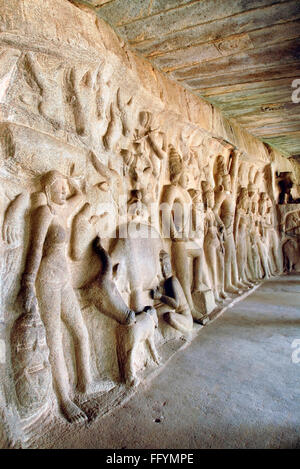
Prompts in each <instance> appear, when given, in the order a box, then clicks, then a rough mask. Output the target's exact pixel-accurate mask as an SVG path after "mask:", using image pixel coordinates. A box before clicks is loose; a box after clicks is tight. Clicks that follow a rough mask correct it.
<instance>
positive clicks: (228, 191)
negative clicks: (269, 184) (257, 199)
mask: <svg viewBox="0 0 300 469" xmlns="http://www.w3.org/2000/svg"><path fill="white" fill-rule="evenodd" d="M238 162H239V153H238V152H236V151H234V152H233V154H232V160H231V167H230V171H229V172H227V170H226V167H225V162H224V161H223V158H220V160H219V165H218V177H217V179H218V180H219V179H220V174H221V175H222V184H221V185H219V186H217V190H216V201H215V207H214V212H215V214H216V215H217V216H218V217H220V220H221V223H222V225H221V226H222V227H223V226H224V232H223V234H224V250H225V256H224V268H225V291H227V292H228V293H239V288H243V284H242V283H241V282H240V281H239V275H238V266H237V260H236V250H235V243H234V233H233V230H234V220H235V207H236V185H237V174H238Z"/></svg>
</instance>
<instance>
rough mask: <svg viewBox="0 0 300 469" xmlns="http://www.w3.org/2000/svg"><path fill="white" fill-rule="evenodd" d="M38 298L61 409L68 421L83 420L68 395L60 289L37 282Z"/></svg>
mask: <svg viewBox="0 0 300 469" xmlns="http://www.w3.org/2000/svg"><path fill="white" fill-rule="evenodd" d="M38 298H39V307H40V312H41V317H42V320H43V322H44V325H45V330H46V337H47V344H48V347H49V352H50V353H49V361H50V364H51V368H52V373H53V380H54V385H55V389H56V393H57V397H58V400H59V404H60V407H61V410H62V412H63V414H64V416H65V417H66V419H67V420H68V421H69V422H79V421H84V420H86V419H87V416H86V415H85V413H84V412H83V411H82V410H81V409H80V408H79V407H77V405H76V404H75V403H74V402H72V401H71V399H70V397H69V393H70V388H69V378H68V370H67V367H66V363H65V358H64V352H63V344H62V333H61V318H60V315H61V291H60V290H58V289H57V290H55V289H54V288H53V285H51V284H47V283H46V282H39V285H38Z"/></svg>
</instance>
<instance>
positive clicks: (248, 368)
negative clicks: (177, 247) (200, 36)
mask: <svg viewBox="0 0 300 469" xmlns="http://www.w3.org/2000/svg"><path fill="white" fill-rule="evenodd" d="M295 339H298V340H299V343H300V275H289V276H282V277H280V278H276V279H274V280H270V281H267V282H265V283H263V285H261V286H260V287H259V288H258V289H257V290H256V291H255V292H254V293H252V294H251V295H250V296H248V297H247V298H246V299H245V300H244V301H241V302H239V303H238V304H237V305H235V306H234V307H233V308H231V309H228V310H227V311H226V312H225V313H224V314H223V315H222V316H221V317H219V318H218V319H217V320H215V321H214V322H212V323H210V324H209V325H207V326H206V327H205V328H203V329H202V330H201V331H200V333H199V335H198V336H197V338H196V339H195V340H193V341H192V343H191V344H190V345H189V346H188V347H187V348H186V349H184V350H182V351H179V352H178V353H177V354H176V355H175V356H174V357H173V358H172V359H171V361H170V362H169V363H168V364H167V366H166V368H165V369H163V370H162V372H161V373H160V374H159V375H158V376H156V377H155V378H154V379H153V380H152V381H151V383H150V384H149V385H148V386H147V388H145V387H144V386H143V385H141V386H140V387H139V388H138V391H137V393H136V394H135V395H134V396H133V398H132V399H131V400H130V401H128V402H127V403H126V404H125V405H124V406H123V407H121V408H117V409H115V410H114V411H113V412H112V413H111V414H109V415H108V416H106V417H104V418H102V419H100V420H99V421H95V422H93V423H92V424H91V425H90V426H89V428H88V429H84V428H81V429H78V431H77V430H76V431H74V432H72V433H70V434H69V435H65V438H64V439H63V440H62V441H61V442H60V444H59V446H56V448H58V447H60V448H112V449H120V448H129V449H133V448H135V449H137V448H152V449H163V448H174V449H178V448H182V449H194V448H300V379H299V378H300V363H293V362H292V353H293V351H295V349H293V348H292V343H293V341H294V340H295ZM298 348H299V349H300V345H299V346H298ZM295 355H297V353H295ZM298 356H299V358H300V350H299V354H298ZM296 358H297V357H296Z"/></svg>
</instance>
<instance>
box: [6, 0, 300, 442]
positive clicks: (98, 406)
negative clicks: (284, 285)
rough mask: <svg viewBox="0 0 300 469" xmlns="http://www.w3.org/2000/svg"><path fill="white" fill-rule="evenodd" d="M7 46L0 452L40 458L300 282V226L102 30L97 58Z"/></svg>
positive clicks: (280, 197) (284, 192)
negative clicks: (247, 304) (279, 281)
mask: <svg viewBox="0 0 300 469" xmlns="http://www.w3.org/2000/svg"><path fill="white" fill-rule="evenodd" d="M23 3H24V7H26V5H27V6H28V5H29V3H30V1H29V0H26V1H25V0H24V2H23ZM65 8H70V9H71V10H72V14H73V15H75V16H76V11H77V10H76V8H75V7H74V6H72V5H69V6H68V7H67V6H66V7H65ZM5 11H6V10H5ZM74 12H75V13H74ZM11 14H13V13H12V12H11ZM78 15H79V17H80V18H81V16H82V15H85V13H83V12H81V11H80V12H79V13H78ZM29 17H30V15H29ZM87 17H88V15H87ZM6 19H7V18H6ZM14 20H15V21H16V24H17V26H18V27H20V28H21V29H22V28H23V26H22V22H21V23H20V24H18V21H17V19H16V18H14ZM58 21H59V20H58ZM86 21H87V22H88V21H89V19H87V20H86ZM7 24H9V23H7ZM17 26H16V25H14V27H17ZM91 27H92V26H91ZM93 27H94V24H93ZM26 28H29V29H26ZM26 28H25V30H26V32H27V34H29V33H28V31H30V21H29V25H28V24H27V26H26ZM8 29H9V28H8ZM7 33H9V31H7ZM1 34H2V32H1V33H0V47H1V49H0V60H1V61H2V63H3V65H4V66H5V68H6V72H5V73H3V74H2V75H1V80H2V85H3V86H2V88H1V96H0V107H1V122H0V137H1V145H0V179H1V185H0V188H1V189H0V227H1V241H0V250H1V257H0V346H1V349H0V373H1V380H0V407H1V413H0V415H1V420H2V421H3V424H1V425H2V427H1V428H2V430H3V431H2V430H1V431H2V433H3V435H4V434H5V436H4V437H3V438H2V437H1V438H2V439H3V442H4V443H3V444H6V445H9V444H10V445H11V446H15V447H17V446H21V447H26V446H27V447H28V446H30V445H32V444H34V441H35V440H36V439H37V438H38V436H39V435H41V434H43V432H45V431H46V429H47V428H51V424H52V423H53V422H55V424H57V422H59V425H73V426H74V425H78V424H81V425H86V424H87V423H88V422H89V421H90V420H92V419H93V418H95V417H97V415H103V413H104V412H106V411H107V410H105V411H104V408H105V406H106V407H109V406H110V404H109V403H111V405H114V404H112V402H113V398H112V397H110V396H112V395H114V396H115V398H114V399H115V401H116V402H117V401H118V402H121V401H122V398H124V396H125V395H128V393H129V392H132V391H130V390H132V388H134V387H135V386H137V384H138V382H139V381H140V380H143V377H144V376H145V373H147V370H149V369H153V370H155V369H157V368H158V367H159V366H161V363H163V360H164V357H163V355H164V354H163V353H162V351H163V350H164V347H165V346H166V345H168V344H174V343H175V342H176V341H179V340H181V338H182V337H183V338H185V340H188V339H189V338H190V337H191V336H192V334H193V333H195V331H198V330H199V328H200V326H199V324H200V325H202V326H203V325H205V324H207V323H208V322H209V321H210V320H211V318H212V317H213V314H214V312H215V311H217V310H218V309H221V308H222V307H223V306H224V304H228V303H229V302H230V301H231V299H232V298H236V297H238V296H239V295H241V294H242V293H243V292H245V291H249V290H250V289H251V288H252V287H253V286H254V285H255V284H256V283H258V282H260V281H262V280H263V279H266V278H269V277H271V276H273V275H278V274H280V273H282V272H283V270H284V269H285V270H287V271H291V270H293V269H297V268H298V264H299V262H298V259H299V243H298V237H297V235H298V231H299V223H298V221H299V211H300V209H299V205H298V204H297V202H298V201H294V200H292V199H291V197H292V196H291V184H290V182H289V181H287V177H285V176H284V175H283V174H281V176H280V179H278V180H277V179H276V177H278V167H275V166H274V162H273V161H272V159H271V158H269V159H268V158H267V157H264V158H262V157H261V155H258V157H257V159H256V158H254V157H253V155H252V154H251V155H250V154H248V153H247V151H245V148H244V146H245V145H244V144H243V145H242V144H241V146H240V147H239V145H237V144H236V142H232V143H231V142H229V141H228V140H227V138H226V136H224V138H222V137H220V135H219V134H217V133H216V134H215V133H214V132H212V131H210V132H209V131H208V129H207V128H204V127H202V126H200V125H196V124H195V119H194V121H193V122H191V121H190V120H189V118H188V114H189V113H188V111H187V109H184V110H183V111H182V113H180V112H175V110H174V109H175V108H176V106H175V104H174V106H173V109H171V108H168V104H167V102H164V97H165V96H166V90H165V88H166V87H167V83H165V82H164V90H161V92H160V93H153V94H151V93H150V92H149V89H147V87H146V83H147V80H144V81H142V80H141V76H142V70H141V69H139V70H137V69H135V68H134V67H133V65H132V63H133V62H132V63H131V67H130V66H129V65H128V61H129V59H128V57H127V59H126V60H125V58H124V51H123V50H122V47H121V45H119V46H117V42H116V39H114V40H113V41H112V42H113V44H114V48H113V54H112V52H111V51H110V50H109V47H108V46H107V44H109V40H108V39H109V33H108V30H106V33H105V34H106V36H105V37H106V42H105V46H104V45H103V44H102V43H101V44H99V51H98V54H97V56H96V55H95V54H94V50H92V46H91V45H90V44H89V45H88V46H87V45H86V47H87V50H89V51H90V53H89V54H86V53H83V51H82V50H80V49H78V50H77V49H76V47H75V46H74V42H72V44H71V43H70V44H69V47H70V54H67V49H66V43H63V41H62V44H61V45H60V47H59V48H58V49H55V48H54V46H53V45H51V44H50V43H47V47H45V43H44V42H41V39H40V38H36V39H35V40H32V45H31V47H28V44H27V46H26V47H25V46H24V42H23V41H24V38H23V39H22V41H21V40H20V44H18V40H16V39H12V40H13V41H15V43H14V47H11V48H10V47H8V46H7V44H6V42H5V41H4V38H3V34H2V36H1ZM9 34H12V33H11V32H10V33H9ZM62 34H63V33H62ZM103 34H104V33H103ZM81 40H82V38H80V37H79V39H78V41H79V42H80V41H81ZM81 46H82V43H81ZM64 47H65V49H64ZM107 47H108V48H107ZM118 47H120V51H119V52H118V54H116V51H118ZM105 48H107V49H105ZM122 57H123V59H124V60H123V62H122V60H121V58H122ZM132 61H133V59H132ZM147 70H148V72H149V69H147ZM153 73H154V72H153ZM144 78H145V77H144ZM149 80H150V78H149ZM161 81H162V82H163V81H164V80H161ZM157 86H159V85H157ZM172 89H173V88H172V86H170V88H169V89H168V90H167V91H168V93H171V91H172ZM168 93H167V95H168ZM183 96H184V95H182V96H181V98H182V99H183ZM190 100H192V98H191V97H190V98H189V99H186V103H188V102H189V101H190ZM186 106H188V104H186ZM200 108H201V105H200V104H199V113H200ZM195 116H196V107H193V117H194V118H195ZM196 117H197V116H196ZM203 119H204V116H203V115H202V114H201V119H200V120H201V122H202V121H203ZM211 130H212V129H211ZM257 147H259V145H258V144H257ZM266 154H267V152H266ZM276 181H277V182H276ZM276 184H277V186H276ZM297 256H298V257H297ZM197 328H198V329H197ZM203 333H205V330H204V332H203ZM176 343H177V342H176ZM173 346H174V345H172V346H170V349H172V347H173ZM126 393H127V394H126ZM122 396H123V397H122Z"/></svg>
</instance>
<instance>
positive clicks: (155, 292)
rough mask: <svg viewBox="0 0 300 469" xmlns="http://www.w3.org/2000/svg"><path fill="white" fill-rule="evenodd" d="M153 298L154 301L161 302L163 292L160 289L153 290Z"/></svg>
mask: <svg viewBox="0 0 300 469" xmlns="http://www.w3.org/2000/svg"><path fill="white" fill-rule="evenodd" d="M152 296H153V299H154V300H160V298H161V296H162V294H161V292H160V291H159V287H156V288H154V289H153V290H152Z"/></svg>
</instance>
